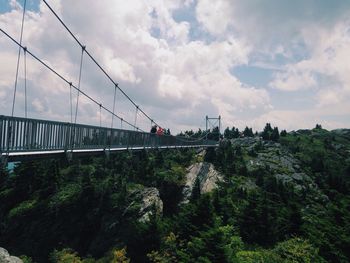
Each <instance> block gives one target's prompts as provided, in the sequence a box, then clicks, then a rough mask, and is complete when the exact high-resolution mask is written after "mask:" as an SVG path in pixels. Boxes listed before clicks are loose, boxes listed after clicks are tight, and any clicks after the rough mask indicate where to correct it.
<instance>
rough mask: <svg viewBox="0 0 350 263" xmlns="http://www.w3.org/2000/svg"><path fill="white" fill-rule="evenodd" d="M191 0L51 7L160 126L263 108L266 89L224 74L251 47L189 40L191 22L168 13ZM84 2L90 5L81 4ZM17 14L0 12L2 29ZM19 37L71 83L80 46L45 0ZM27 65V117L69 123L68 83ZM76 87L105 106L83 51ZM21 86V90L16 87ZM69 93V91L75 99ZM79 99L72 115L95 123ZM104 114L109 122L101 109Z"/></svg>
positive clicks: (12, 27)
mask: <svg viewBox="0 0 350 263" xmlns="http://www.w3.org/2000/svg"><path fill="white" fill-rule="evenodd" d="M191 2H192V1H158V0H153V1H148V2H142V1H136V0H130V1H127V2H125V1H107V0H103V1H74V2H72V3H66V2H64V1H55V3H53V8H54V9H55V10H56V11H57V12H58V13H59V14H60V16H61V17H62V18H63V20H64V21H65V22H66V23H67V25H68V26H69V27H70V28H71V30H72V32H73V33H75V34H76V35H77V37H78V38H79V39H80V40H81V42H82V43H83V44H86V45H87V48H88V50H89V51H90V52H91V54H93V55H94V56H95V57H96V58H97V60H98V61H99V62H100V63H101V64H102V65H103V66H104V67H105V68H106V69H107V71H108V72H109V73H110V75H111V76H112V77H113V78H115V80H116V81H117V82H118V83H120V86H121V87H122V88H123V89H124V90H125V91H126V92H127V93H128V94H129V95H130V96H131V97H132V98H134V99H135V100H136V102H137V103H140V105H141V107H142V108H144V109H145V111H147V112H148V113H150V115H151V116H152V117H154V118H155V119H156V120H157V121H159V123H164V126H168V127H171V128H172V129H173V130H177V129H176V127H185V126H186V127H191V124H190V123H191V122H192V123H196V124H195V125H193V126H192V128H195V127H196V126H198V125H197V123H198V119H199V118H200V119H202V118H204V116H205V115H206V114H208V113H211V112H213V113H215V114H222V115H223V114H225V115H226V114H227V115H228V114H230V113H232V112H233V111H234V110H236V109H238V108H242V109H246V110H251V109H256V108H259V109H261V110H264V109H265V108H266V107H268V106H269V95H268V93H267V92H266V91H264V90H258V89H255V88H253V87H249V86H245V85H243V84H241V83H240V82H239V80H238V79H237V78H235V77H234V76H232V75H231V74H230V69H231V68H232V67H234V66H235V65H240V64H244V63H247V59H248V54H249V52H250V49H249V47H246V46H245V45H244V43H243V42H241V41H240V40H238V39H236V38H234V37H233V36H228V37H227V38H226V39H222V40H218V41H214V42H211V43H206V42H205V41H190V40H189V30H190V24H189V22H176V21H175V20H174V19H173V17H172V12H173V11H174V10H176V9H178V8H183V6H186V5H187V6H189V4H190V3H191ZM50 4H51V3H50ZM87 5H88V6H89V8H82V7H83V6H87ZM20 16H21V10H20V9H16V10H12V11H11V12H9V13H5V14H1V15H0V25H1V27H2V28H4V29H5V30H6V31H8V32H9V33H10V34H11V35H14V36H16V35H18V33H19V31H18V28H19V27H20ZM14 21H16V22H14ZM154 28H159V31H160V35H159V37H157V36H154V35H153V30H154ZM0 43H1V45H6V49H1V51H0V56H1V57H2V58H3V57H4V56H5V54H11V55H7V57H6V60H8V61H9V62H10V64H13V67H15V61H16V52H15V50H16V47H15V46H11V47H10V46H9V45H8V44H7V43H8V40H7V39H5V38H4V37H1V38H0ZM23 43H24V45H27V46H28V48H29V49H30V50H33V52H34V53H36V54H37V55H38V57H40V58H43V59H45V61H46V62H47V63H48V64H50V65H52V66H53V67H54V68H55V69H57V71H58V72H60V73H62V74H63V75H64V76H65V77H67V78H68V80H70V81H73V83H74V84H75V85H77V78H78V72H79V60H80V53H81V51H80V50H79V47H78V46H77V45H76V44H75V43H74V41H73V40H72V39H71V37H70V36H69V35H67V33H66V32H65V30H64V29H63V28H62V26H61V25H60V24H59V22H58V21H57V20H56V19H55V18H54V17H53V15H52V14H51V13H50V12H49V11H48V9H47V7H46V6H45V5H44V4H43V3H41V4H40V12H39V13H33V12H30V13H27V15H26V20H25V31H24V40H23ZM10 50H11V53H9V52H10ZM30 67H32V68H31V69H30V74H28V79H29V80H31V81H30V84H29V87H28V94H30V98H31V99H32V101H33V103H32V109H31V110H32V113H31V114H32V115H30V116H33V117H40V118H50V117H55V118H56V117H57V116H58V118H59V119H60V120H65V121H68V120H69V119H70V106H69V86H68V85H67V84H65V83H63V82H61V81H60V80H59V79H58V78H56V77H54V76H53V75H52V74H51V73H49V72H48V71H46V70H45V69H44V68H43V67H42V66H40V65H35V63H34V62H31V64H30ZM8 68H9V67H5V66H0V71H1V74H2V75H6V78H4V79H3V80H2V81H3V83H2V85H1V95H2V96H5V94H6V96H7V97H10V93H11V92H12V87H11V83H12V82H13V81H12V79H13V78H14V76H13V74H12V75H11V74H10V73H9V71H10V70H9V69H8ZM22 77H23V76H21V78H22ZM21 85H23V83H22V82H21V83H19V86H21ZM3 86H6V88H5V87H4V88H3ZM81 87H82V89H83V90H85V91H87V92H88V93H89V94H90V95H92V96H93V97H94V98H96V99H97V101H101V102H103V104H104V105H106V106H108V107H109V108H111V106H112V98H113V90H114V88H113V85H111V83H108V81H107V80H106V78H105V77H104V76H103V74H101V73H100V72H99V71H98V70H97V68H96V66H94V65H93V63H92V62H91V61H89V59H88V58H87V56H85V57H84V66H83V73H82V85H81ZM4 90H6V91H4ZM19 92H20V93H22V92H23V91H22V90H21V88H20V89H19ZM75 96H76V93H73V99H74V98H75ZM117 96H118V101H117V112H118V114H119V113H121V112H122V113H121V115H122V116H123V117H124V118H125V119H128V120H129V121H130V122H133V119H134V116H133V115H134V109H133V108H132V107H131V106H130V105H127V103H126V101H125V99H124V100H123V99H121V94H117ZM19 97H23V94H21V96H19ZM80 100H81V102H80V106H79V107H80V108H79V114H80V115H79V118H78V119H79V120H81V121H82V122H86V123H89V122H90V121H93V122H94V124H98V122H99V110H98V107H96V106H93V105H92V104H91V103H90V104H89V103H88V102H87V101H84V99H83V96H81V97H80ZM8 101H10V99H9V100H8ZM73 103H74V100H73ZM22 104H23V101H21V99H19V100H18V102H17V107H18V110H17V111H16V112H18V113H20V112H22V111H23V106H22ZM4 107H5V106H4ZM169 107H170V108H169ZM184 107H185V108H184ZM3 110H4V108H2V111H3ZM184 112H186V114H187V116H188V117H187V120H184V119H182V118H178V119H175V120H173V119H171V118H169V116H167V115H166V114H168V115H169V114H171V115H172V116H176V115H178V116H181V114H182V113H184ZM165 113H166V114H165ZM192 116H193V117H192ZM102 118H103V120H104V122H108V117H106V114H105V113H103V114H102ZM227 118H229V117H227ZM138 120H139V123H142V124H143V125H144V128H145V129H148V126H149V121H147V120H145V119H142V118H141V116H140V117H139V118H138ZM188 120H192V121H189V122H188ZM184 122H186V123H188V124H185V123H184Z"/></svg>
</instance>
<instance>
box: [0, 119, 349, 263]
mask: <svg viewBox="0 0 350 263" xmlns="http://www.w3.org/2000/svg"><path fill="white" fill-rule="evenodd" d="M244 134H245V136H244V137H242V138H238V137H239V136H240V135H239V133H237V131H236V130H235V129H232V130H230V129H227V130H226V131H225V138H224V139H222V140H221V142H220V147H219V148H217V149H215V148H208V149H206V151H202V152H200V151H197V152H196V151H195V150H164V151H158V150H153V151H139V152H124V153H118V154H116V155H111V156H110V158H106V157H98V158H81V159H73V161H72V162H67V161H66V160H40V161H32V162H22V163H18V164H17V165H16V166H15V168H14V170H13V171H11V172H9V171H6V170H4V169H2V170H1V177H0V247H3V248H5V249H7V250H8V251H9V252H10V254H11V255H16V256H21V257H22V259H23V260H24V262H38V263H40V262H164V263H165V262H196V263H197V262H349V261H350V250H349V247H350V130H345V129H342V130H334V131H327V130H324V129H322V128H321V127H320V126H317V128H315V129H313V130H299V131H294V132H289V133H287V132H285V131H282V132H281V133H279V132H278V130H276V129H272V127H271V126H268V125H267V127H265V130H264V131H263V132H262V133H260V134H253V132H252V131H251V130H249V129H248V130H245V132H244ZM199 164H200V165H199ZM203 164H208V165H207V166H205V165H203ZM210 164H213V166H211V165H210ZM201 165H202V166H201ZM198 167H199V168H198ZM203 167H204V168H205V169H204V168H203ZM197 168H198V169H200V172H199V173H198V174H194V175H195V176H196V177H193V176H192V177H191V178H192V179H191V178H190V175H191V171H194V170H195V169H197ZM191 169H192V170H191ZM213 169H215V171H213ZM213 174H214V175H216V177H215V178H214V179H213V177H212V175H213ZM189 178H190V179H191V180H192V185H189V182H190V181H189ZM185 187H188V189H189V190H188V189H187V193H189V194H188V198H187V200H186V201H184V198H185V197H184V195H185V194H184V189H185ZM24 255H25V256H24Z"/></svg>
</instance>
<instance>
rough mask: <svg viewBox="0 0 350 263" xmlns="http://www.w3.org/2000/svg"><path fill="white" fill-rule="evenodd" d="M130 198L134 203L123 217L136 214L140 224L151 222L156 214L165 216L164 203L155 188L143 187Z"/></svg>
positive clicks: (125, 211)
mask: <svg viewBox="0 0 350 263" xmlns="http://www.w3.org/2000/svg"><path fill="white" fill-rule="evenodd" d="M129 198H130V199H132V200H133V201H132V202H131V203H130V204H129V205H128V207H127V208H126V209H125V210H124V213H123V215H125V214H128V213H136V214H138V218H139V219H138V220H139V221H140V222H149V220H150V218H151V216H152V215H153V214H154V213H156V214H157V215H162V214H163V201H162V199H160V196H159V191H158V189H157V188H155V187H143V188H142V189H138V190H135V191H133V192H132V193H130V195H129Z"/></svg>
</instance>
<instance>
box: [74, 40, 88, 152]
mask: <svg viewBox="0 0 350 263" xmlns="http://www.w3.org/2000/svg"><path fill="white" fill-rule="evenodd" d="M84 50H85V46H83V47H82V48H81V56H80V68H79V79H78V87H77V88H78V94H77V102H76V105H75V117H74V129H73V134H72V145H71V146H72V150H73V146H74V139H75V134H76V129H77V127H76V124H77V116H78V106H79V94H80V82H81V71H82V68H83V58H84Z"/></svg>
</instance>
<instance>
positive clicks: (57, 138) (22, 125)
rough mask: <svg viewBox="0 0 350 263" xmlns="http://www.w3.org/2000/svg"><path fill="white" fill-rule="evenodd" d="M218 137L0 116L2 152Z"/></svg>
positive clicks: (145, 144) (166, 143)
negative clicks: (186, 136) (176, 134)
mask: <svg viewBox="0 0 350 263" xmlns="http://www.w3.org/2000/svg"><path fill="white" fill-rule="evenodd" d="M216 144H217V142H216V141H210V140H205V139H201V140H196V141H193V140H191V139H190V138H185V137H178V136H170V135H156V134H151V133H145V132H138V131H131V130H122V129H111V128H105V127H97V126H91V125H82V124H73V123H64V122H57V121H48V120H38V119H28V118H20V117H9V116H0V152H1V153H11V152H33V151H53V150H66V151H67V150H68V151H69V150H88V149H113V148H135V147H147V148H149V147H154V148H157V147H164V146H169V147H171V146H179V147H181V146H191V145H198V146H201V145H202V146H209V145H216Z"/></svg>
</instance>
